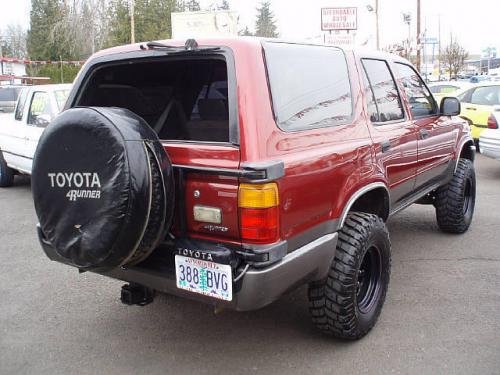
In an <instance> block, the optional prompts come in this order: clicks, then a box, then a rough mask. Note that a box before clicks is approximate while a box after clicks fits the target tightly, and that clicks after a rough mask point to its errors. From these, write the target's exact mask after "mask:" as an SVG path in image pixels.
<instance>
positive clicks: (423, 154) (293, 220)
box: [97, 38, 468, 244]
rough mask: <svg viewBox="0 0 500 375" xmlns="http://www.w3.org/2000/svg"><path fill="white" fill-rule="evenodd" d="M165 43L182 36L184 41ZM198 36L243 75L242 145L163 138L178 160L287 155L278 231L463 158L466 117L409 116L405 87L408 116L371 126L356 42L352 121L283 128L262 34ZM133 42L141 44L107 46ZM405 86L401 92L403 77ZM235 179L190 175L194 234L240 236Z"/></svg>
mask: <svg viewBox="0 0 500 375" xmlns="http://www.w3.org/2000/svg"><path fill="white" fill-rule="evenodd" d="M163 43H165V44H169V45H179V46H180V45H183V44H184V41H169V40H167V41H163ZM198 43H199V45H200V46H204V45H206V46H221V47H226V48H229V49H230V50H231V51H232V54H233V56H234V64H235V66H234V70H235V74H236V80H237V106H238V122H239V137H240V140H239V145H229V144H205V143H192V142H186V143H182V142H175V143H174V142H164V147H165V149H166V150H167V152H168V154H169V156H170V158H171V159H172V162H173V163H174V164H181V165H188V166H204V167H215V168H233V169H237V168H239V167H240V165H242V163H252V162H263V161H272V160H280V161H283V162H284V166H285V176H284V177H282V178H280V179H279V180H277V181H276V182H277V183H278V187H279V194H280V217H279V222H280V238H281V239H288V238H291V237H293V236H295V235H298V234H300V233H302V232H303V231H305V230H307V229H309V228H311V227H313V226H315V225H316V224H319V223H322V222H324V221H326V220H331V219H336V218H339V217H340V216H341V214H342V212H343V210H344V208H345V206H346V205H347V203H348V201H349V199H350V198H351V197H352V196H353V195H354V194H355V193H356V192H357V191H359V190H360V189H361V188H363V187H364V186H366V185H368V184H370V183H373V182H378V183H383V184H384V185H385V186H386V187H387V189H388V190H389V191H390V192H391V195H392V197H391V202H392V203H394V202H396V201H397V200H398V199H399V198H401V197H403V196H405V195H407V194H408V193H411V192H412V190H413V189H414V188H415V186H416V184H417V185H418V183H419V181H425V180H426V179H427V178H428V177H429V176H426V174H428V173H429V171H431V174H435V173H437V171H438V170H439V168H441V167H442V166H443V165H445V164H446V162H449V161H450V160H451V159H455V158H457V155H458V153H459V152H460V151H459V150H457V147H458V146H459V145H461V144H463V143H464V140H465V139H466V138H467V136H468V135H467V132H466V130H464V128H463V126H462V122H460V121H458V120H457V119H456V118H453V119H451V118H442V117H439V116H436V118H433V119H431V120H425V121H423V120H419V121H415V120H413V119H412V118H411V115H410V114H409V107H408V103H407V100H406V98H404V96H403V103H404V106H405V110H406V113H407V119H406V121H405V123H404V124H403V126H401V124H395V125H394V126H391V125H389V126H385V127H383V128H382V127H380V128H377V127H375V126H373V125H372V124H371V123H370V121H369V119H368V116H367V111H366V100H365V97H364V87H363V84H362V83H361V82H362V80H361V77H360V74H359V71H358V70H359V59H360V56H358V55H357V54H356V53H353V52H346V59H347V63H348V67H349V75H350V80H351V90H352V100H353V115H352V119H351V121H350V123H349V124H347V125H342V126H337V127H327V128H320V129H314V130H307V131H298V132H284V131H282V130H280V129H279V128H278V126H277V125H276V122H275V119H274V115H273V110H272V100H271V96H270V91H269V87H268V80H267V73H266V67H265V63H264V56H263V50H262V45H261V41H260V40H258V39H246V38H238V39H220V40H219V39H211V40H198ZM137 50H139V44H135V45H129V46H124V47H117V48H114V49H111V50H107V51H106V52H104V53H105V54H109V53H110V52H112V53H121V52H126V51H137ZM97 55H99V53H98V54H97ZM374 56H375V57H374V58H382V59H388V61H389V62H390V64H392V62H391V59H392V58H394V57H393V56H390V55H386V54H374ZM363 57H367V56H365V55H363ZM368 57H372V56H371V55H370V56H368ZM396 59H397V58H396ZM327 63H328V62H325V64H327ZM399 84H400V83H399ZM399 89H400V92H403V90H401V87H399ZM420 128H426V129H427V130H428V131H429V132H430V133H432V135H433V137H430V138H431V139H430V140H429V141H427V142H421V141H419V139H418V131H419V129H420ZM384 141H389V142H390V143H391V146H392V147H391V152H389V153H382V152H381V144H382V143H383V142H384ZM436 168H437V169H436ZM238 183H239V181H238V179H237V178H228V177H222V176H206V175H201V174H189V175H188V178H187V180H186V184H185V191H184V194H185V197H186V201H185V213H186V218H187V225H188V228H187V229H188V234H189V235H190V236H192V237H196V238H203V239H209V240H213V241H221V242H230V243H234V244H238V243H239V235H240V234H239V230H238V208H237V191H238V190H237V189H238ZM195 190H198V191H199V192H200V197H199V198H195V197H194V191H195ZM195 204H201V205H206V206H211V207H218V208H220V209H221V210H222V223H221V226H223V227H227V231H224V232H213V231H211V230H209V229H207V228H206V227H205V224H203V223H199V222H196V221H194V219H193V214H192V212H193V211H192V210H193V206H194V205H195Z"/></svg>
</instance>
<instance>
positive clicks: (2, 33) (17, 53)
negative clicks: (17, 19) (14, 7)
mask: <svg viewBox="0 0 500 375" xmlns="http://www.w3.org/2000/svg"><path fill="white" fill-rule="evenodd" d="M0 44H1V46H0V48H1V49H2V55H3V56H9V57H17V58H21V59H22V58H25V57H26V56H27V52H26V30H25V29H23V28H22V26H21V25H8V26H7V27H6V28H5V29H4V30H0Z"/></svg>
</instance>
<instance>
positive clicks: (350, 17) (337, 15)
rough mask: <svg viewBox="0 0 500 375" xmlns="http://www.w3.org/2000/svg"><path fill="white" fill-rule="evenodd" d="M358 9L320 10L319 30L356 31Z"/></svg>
mask: <svg viewBox="0 0 500 375" xmlns="http://www.w3.org/2000/svg"><path fill="white" fill-rule="evenodd" d="M357 28H358V8H355V7H347V8H321V30H326V31H328V30H356V29H357Z"/></svg>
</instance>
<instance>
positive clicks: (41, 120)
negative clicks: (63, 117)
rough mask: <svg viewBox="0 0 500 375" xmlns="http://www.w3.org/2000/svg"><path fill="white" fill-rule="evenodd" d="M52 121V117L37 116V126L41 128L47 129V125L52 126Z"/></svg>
mask: <svg viewBox="0 0 500 375" xmlns="http://www.w3.org/2000/svg"><path fill="white" fill-rule="evenodd" d="M51 121H52V119H51V118H50V115H46V114H42V115H38V116H36V118H35V125H36V126H38V127H40V128H45V127H46V126H47V125H49V124H50V122H51Z"/></svg>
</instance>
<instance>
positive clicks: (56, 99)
mask: <svg viewBox="0 0 500 375" xmlns="http://www.w3.org/2000/svg"><path fill="white" fill-rule="evenodd" d="M70 89H71V85H68V84H60V85H40V86H29V87H25V88H23V90H22V92H21V94H20V95H19V98H18V99H17V104H16V109H15V111H14V113H8V114H2V115H0V187H7V186H11V185H12V184H13V182H14V175H16V174H19V173H21V174H29V175H31V168H32V165H33V155H34V154H35V151H36V147H37V145H38V140H39V139H40V136H41V135H42V133H43V131H44V129H45V128H46V127H47V125H48V124H50V122H51V121H52V120H53V119H54V117H55V116H56V115H57V114H58V113H59V112H60V111H61V110H62V108H63V107H64V103H65V102H66V98H67V97H68V94H69V91H70Z"/></svg>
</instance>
